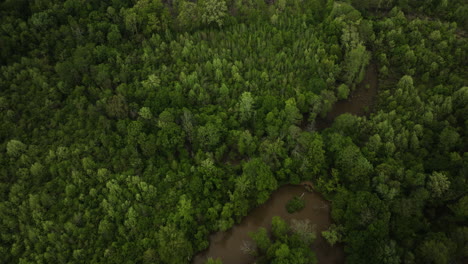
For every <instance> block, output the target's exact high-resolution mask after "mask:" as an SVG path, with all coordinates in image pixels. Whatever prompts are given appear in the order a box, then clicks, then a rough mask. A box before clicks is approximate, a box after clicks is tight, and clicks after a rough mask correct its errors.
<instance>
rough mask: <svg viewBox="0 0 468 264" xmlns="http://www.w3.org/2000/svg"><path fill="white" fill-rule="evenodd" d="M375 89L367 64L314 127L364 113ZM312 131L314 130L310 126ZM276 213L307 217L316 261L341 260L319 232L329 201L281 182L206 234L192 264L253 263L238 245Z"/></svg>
mask: <svg viewBox="0 0 468 264" xmlns="http://www.w3.org/2000/svg"><path fill="white" fill-rule="evenodd" d="M377 90H378V76H377V66H376V65H375V64H370V65H369V66H368V68H367V70H366V74H365V76H364V80H363V81H362V82H361V83H360V84H358V85H357V87H356V89H355V90H354V91H353V92H352V93H351V94H350V96H349V98H348V99H346V100H341V101H338V102H337V103H336V104H335V105H334V106H333V108H332V110H331V111H330V112H329V113H328V114H327V116H326V117H325V118H318V119H317V120H316V121H315V128H316V129H317V130H322V129H325V128H327V127H329V126H330V125H331V124H332V123H333V120H334V119H335V118H336V117H337V116H339V115H341V114H344V113H351V114H354V115H359V116H362V115H366V114H368V113H369V111H370V110H371V109H372V108H373V105H374V102H375V99H376V97H377ZM306 120H308V118H307V116H305V118H304V121H305V122H303V124H302V125H301V127H303V128H305V127H309V125H310V124H307V121H306ZM313 130H315V129H313ZM302 193H304V197H303V199H304V200H305V208H304V209H302V210H301V211H300V212H296V213H294V214H289V213H288V212H287V211H286V203H287V202H288V201H289V200H290V199H292V198H293V197H294V196H296V195H301V194H302ZM273 216H280V217H282V218H283V219H285V220H286V221H288V222H290V221H291V220H292V219H298V220H303V219H309V220H310V221H311V223H312V224H313V225H315V228H316V229H315V230H316V232H317V239H316V240H315V242H314V244H313V245H312V250H313V251H314V252H315V254H316V255H317V260H318V263H319V264H342V263H344V251H343V247H342V245H335V246H334V247H331V246H330V245H329V244H328V243H327V242H326V241H325V239H324V238H323V237H322V236H321V235H320V233H321V232H322V231H323V230H326V229H327V228H328V227H329V226H330V224H331V222H332V219H331V217H330V203H329V202H328V201H326V200H325V199H324V198H323V197H321V196H320V194H318V193H316V192H312V193H310V192H307V191H306V190H305V188H304V187H303V186H302V185H285V186H283V187H280V188H279V189H278V190H276V191H275V192H273V193H272V194H271V196H270V199H269V200H268V201H267V202H266V203H265V204H263V205H261V206H259V207H257V208H255V209H253V210H252V211H251V212H250V213H249V214H248V215H247V216H246V217H245V218H244V219H242V221H241V222H240V223H239V224H237V225H234V226H233V227H232V228H231V229H229V230H228V231H226V232H221V231H220V232H216V233H214V234H212V235H211V236H210V246H209V248H208V249H207V250H205V251H203V252H201V253H199V254H198V255H196V256H195V258H194V261H193V263H194V264H203V263H205V261H206V260H207V259H208V258H210V257H211V258H214V259H216V258H219V259H221V260H222V261H223V264H247V263H254V261H255V258H254V257H252V256H250V255H247V254H244V253H243V252H242V251H241V246H242V245H243V243H244V241H251V239H250V237H249V236H248V234H249V232H252V231H256V230H257V229H258V228H259V227H265V228H267V229H268V230H269V229H270V225H271V218H272V217H273Z"/></svg>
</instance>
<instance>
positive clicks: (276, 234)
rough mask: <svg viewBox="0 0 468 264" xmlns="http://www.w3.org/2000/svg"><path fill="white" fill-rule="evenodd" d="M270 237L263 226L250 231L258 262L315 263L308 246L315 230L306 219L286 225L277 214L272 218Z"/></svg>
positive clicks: (312, 253)
mask: <svg viewBox="0 0 468 264" xmlns="http://www.w3.org/2000/svg"><path fill="white" fill-rule="evenodd" d="M271 225H272V234H273V236H272V237H271V238H269V237H268V233H267V231H266V229H265V228H259V229H258V230H257V231H256V232H253V233H250V234H249V235H250V237H251V238H252V239H253V241H254V243H255V246H256V248H257V250H256V252H254V253H255V254H256V256H257V261H258V263H298V264H306V263H317V259H316V256H315V253H314V252H312V251H311V250H310V246H311V245H312V242H313V241H314V239H315V232H314V230H313V227H312V226H311V225H310V223H309V222H308V221H296V220H293V221H292V224H291V225H288V224H287V223H286V222H285V221H284V220H283V219H281V218H280V217H278V216H275V217H273V218H272V223H271Z"/></svg>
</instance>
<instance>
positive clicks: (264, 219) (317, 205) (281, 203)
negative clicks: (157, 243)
mask: <svg viewBox="0 0 468 264" xmlns="http://www.w3.org/2000/svg"><path fill="white" fill-rule="evenodd" d="M303 193H304V196H303V199H304V201H305V207H304V209H302V210H301V211H300V212H296V213H293V214H289V213H288V212H287V211H286V203H287V202H288V201H289V200H290V199H292V198H293V197H294V196H297V195H301V194H303ZM273 216H280V217H281V218H283V219H285V220H286V221H287V222H290V221H291V219H298V220H303V219H309V220H310V221H311V223H312V224H313V225H315V231H316V232H317V239H316V240H315V242H314V244H313V245H312V250H313V251H314V252H315V254H316V255H317V259H318V263H326V264H338V263H344V252H343V248H342V246H334V247H331V246H330V245H329V244H328V243H327V242H326V241H325V239H323V238H322V236H321V235H320V232H322V231H324V230H326V229H327V228H328V227H329V226H330V223H331V217H330V203H329V202H328V201H326V200H325V199H324V198H323V197H321V196H320V194H318V193H316V192H312V193H311V192H307V191H306V189H305V188H304V187H303V186H302V185H285V186H283V187H280V188H279V189H278V190H276V191H275V192H273V193H272V194H271V196H270V199H269V200H268V201H267V202H266V203H264V204H263V205H261V206H259V207H257V208H255V209H253V210H252V211H251V212H250V213H249V214H248V215H247V216H246V217H245V218H244V219H242V221H241V222H240V224H237V225H234V226H233V227H232V228H231V229H229V230H228V231H226V232H217V233H214V234H212V235H211V236H210V247H209V248H208V249H207V250H206V251H203V252H202V253H200V254H198V255H197V256H196V257H195V259H194V262H193V263H194V264H203V263H205V261H206V260H207V259H208V258H209V257H211V258H214V259H216V258H220V259H221V260H222V261H223V264H244V263H245V264H246V263H253V262H254V261H255V258H254V257H252V256H250V255H247V254H245V253H243V252H242V250H241V246H242V245H243V242H244V241H252V240H251V239H250V237H249V236H248V234H249V232H253V231H256V230H257V229H258V228H259V227H265V228H267V229H268V230H270V227H271V218H272V217H273Z"/></svg>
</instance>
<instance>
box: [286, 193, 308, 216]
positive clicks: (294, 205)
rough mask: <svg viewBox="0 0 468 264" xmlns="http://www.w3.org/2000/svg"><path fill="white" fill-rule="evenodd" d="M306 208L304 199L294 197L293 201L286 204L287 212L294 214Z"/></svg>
mask: <svg viewBox="0 0 468 264" xmlns="http://www.w3.org/2000/svg"><path fill="white" fill-rule="evenodd" d="M304 207H305V201H304V199H302V197H299V196H294V197H293V198H292V199H291V200H289V201H288V203H287V204H286V210H287V211H288V213H290V214H292V213H295V212H299V211H301V210H302V209H303V208H304Z"/></svg>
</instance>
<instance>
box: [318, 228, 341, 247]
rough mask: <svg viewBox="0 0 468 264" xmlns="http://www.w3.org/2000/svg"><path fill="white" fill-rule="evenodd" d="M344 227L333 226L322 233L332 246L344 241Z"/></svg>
mask: <svg viewBox="0 0 468 264" xmlns="http://www.w3.org/2000/svg"><path fill="white" fill-rule="evenodd" d="M343 231H344V230H343V227H342V226H336V225H335V224H332V225H331V226H330V227H329V228H328V230H325V231H322V236H323V238H325V240H327V242H328V243H329V244H330V245H332V246H333V245H335V244H336V243H339V242H342V241H343Z"/></svg>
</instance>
